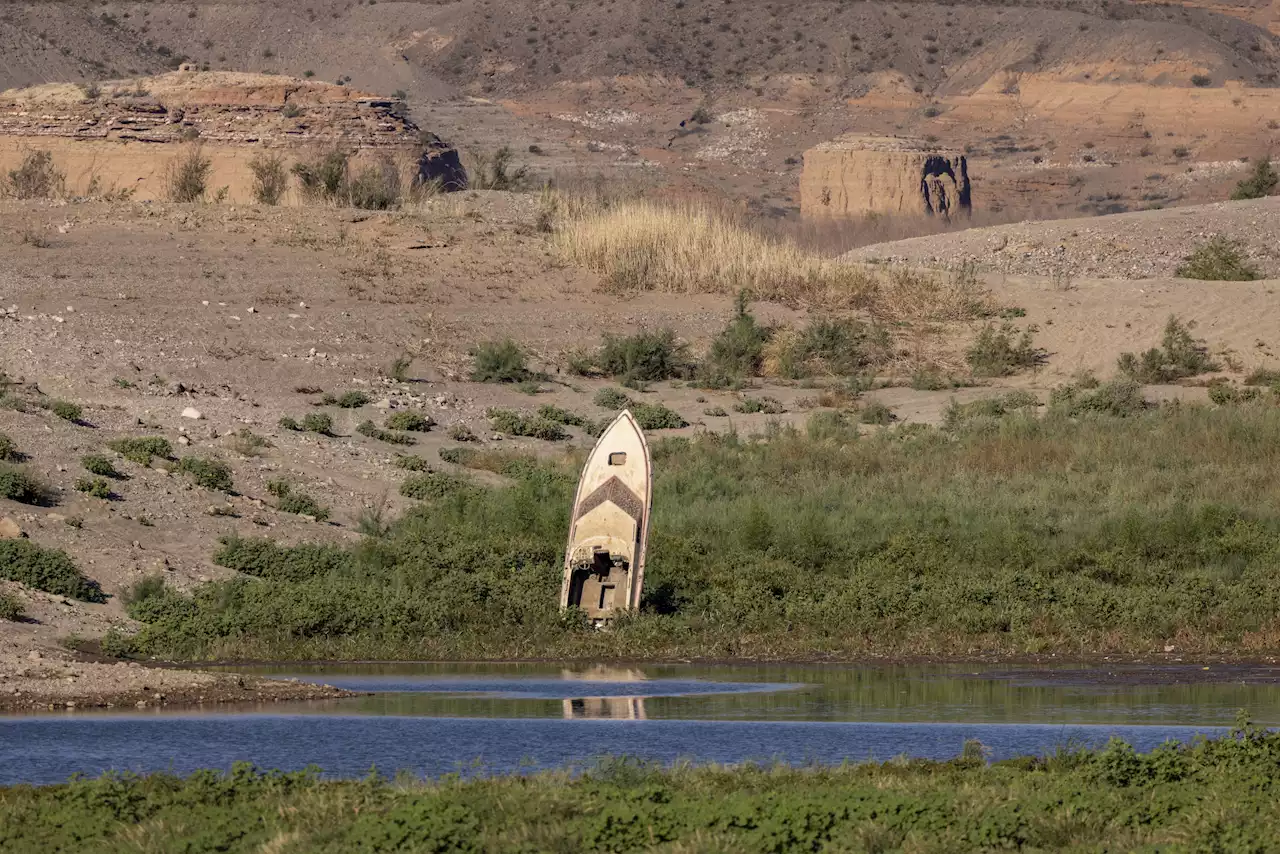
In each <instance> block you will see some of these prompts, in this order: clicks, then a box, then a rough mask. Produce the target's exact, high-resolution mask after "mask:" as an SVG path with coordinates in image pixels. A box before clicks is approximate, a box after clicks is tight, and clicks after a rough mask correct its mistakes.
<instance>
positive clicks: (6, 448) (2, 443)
mask: <svg viewBox="0 0 1280 854" xmlns="http://www.w3.org/2000/svg"><path fill="white" fill-rule="evenodd" d="M18 459H19V454H18V446H17V445H16V444H14V441H13V439H11V438H10V437H9V436H8V435H7V434H5V433H0V463H8V462H17V461H18Z"/></svg>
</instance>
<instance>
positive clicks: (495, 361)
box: [471, 338, 532, 383]
mask: <svg viewBox="0 0 1280 854" xmlns="http://www.w3.org/2000/svg"><path fill="white" fill-rule="evenodd" d="M471 358H472V360H473V362H474V364H473V366H472V368H471V381H472V382H477V383H518V382H523V381H524V380H527V379H529V378H530V377H531V376H532V373H531V372H530V370H529V364H528V357H526V356H525V354H524V351H523V350H521V349H520V346H519V345H518V344H516V342H514V341H512V340H511V339H510V338H507V339H504V340H502V341H489V342H486V343H484V344H479V345H477V346H476V347H474V348H473V349H472V350H471Z"/></svg>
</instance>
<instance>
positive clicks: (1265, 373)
mask: <svg viewBox="0 0 1280 854" xmlns="http://www.w3.org/2000/svg"><path fill="white" fill-rule="evenodd" d="M1244 384H1245V385H1269V386H1280V371H1277V370H1275V369H1274V368H1254V369H1253V370H1252V371H1250V372H1249V375H1248V376H1247V377H1245V378H1244Z"/></svg>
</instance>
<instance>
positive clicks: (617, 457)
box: [609, 451, 627, 466]
mask: <svg viewBox="0 0 1280 854" xmlns="http://www.w3.org/2000/svg"><path fill="white" fill-rule="evenodd" d="M626 464H627V452H626V451H614V452H613V453H612V454H610V455H609V465H611V466H625V465H626Z"/></svg>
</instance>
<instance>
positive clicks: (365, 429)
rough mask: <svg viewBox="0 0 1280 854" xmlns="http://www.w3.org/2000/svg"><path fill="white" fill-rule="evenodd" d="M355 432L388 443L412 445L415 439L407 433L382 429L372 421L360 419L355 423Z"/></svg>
mask: <svg viewBox="0 0 1280 854" xmlns="http://www.w3.org/2000/svg"><path fill="white" fill-rule="evenodd" d="M356 432H357V433H359V434H360V435H361V436H368V437H369V438H370V439H377V440H378V441H379V442H386V443H387V444H389V445H412V444H414V443H415V442H416V441H417V440H416V439H414V438H413V437H412V436H410V435H409V434H408V433H395V432H392V431H391V430H383V429H382V428H381V427H379V426H378V425H377V424H374V423H373V422H372V421H361V422H360V423H359V424H357V425H356Z"/></svg>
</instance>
